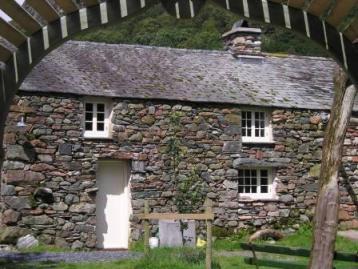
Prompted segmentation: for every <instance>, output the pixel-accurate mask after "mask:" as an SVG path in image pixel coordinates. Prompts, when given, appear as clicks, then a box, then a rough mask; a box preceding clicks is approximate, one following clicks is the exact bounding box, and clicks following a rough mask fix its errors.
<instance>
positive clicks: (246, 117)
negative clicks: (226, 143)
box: [241, 110, 272, 143]
mask: <svg viewBox="0 0 358 269" xmlns="http://www.w3.org/2000/svg"><path fill="white" fill-rule="evenodd" d="M241 128H242V131H241V134H242V142H244V143H245V142H258V143H260V142H272V130H271V125H270V120H269V116H268V112H266V111H254V110H246V111H242V112H241Z"/></svg>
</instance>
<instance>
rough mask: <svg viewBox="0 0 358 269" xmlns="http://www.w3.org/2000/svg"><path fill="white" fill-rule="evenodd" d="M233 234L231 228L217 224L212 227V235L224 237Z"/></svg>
mask: <svg viewBox="0 0 358 269" xmlns="http://www.w3.org/2000/svg"><path fill="white" fill-rule="evenodd" d="M234 234H235V231H234V230H233V229H231V228H226V227H219V226H214V227H213V236H215V237H217V238H226V237H230V236H233V235H234Z"/></svg>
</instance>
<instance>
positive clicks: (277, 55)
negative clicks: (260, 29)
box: [65, 40, 333, 61]
mask: <svg viewBox="0 0 358 269" xmlns="http://www.w3.org/2000/svg"><path fill="white" fill-rule="evenodd" d="M66 43H70V44H71V43H73V44H79V45H83V44H96V45H101V46H108V47H117V48H118V47H123V48H143V49H158V50H162V49H163V50H164V49H165V50H167V51H180V52H191V53H206V54H209V53H210V54H220V55H231V53H230V52H228V51H226V50H209V49H188V48H173V47H165V46H151V45H142V44H125V43H106V42H96V41H83V40H69V41H67V42H66ZM66 43H65V44H66ZM264 55H265V56H267V57H269V58H291V59H295V58H297V59H307V60H321V61H333V59H331V58H328V57H322V56H308V55H296V54H279V53H269V52H266V53H264Z"/></svg>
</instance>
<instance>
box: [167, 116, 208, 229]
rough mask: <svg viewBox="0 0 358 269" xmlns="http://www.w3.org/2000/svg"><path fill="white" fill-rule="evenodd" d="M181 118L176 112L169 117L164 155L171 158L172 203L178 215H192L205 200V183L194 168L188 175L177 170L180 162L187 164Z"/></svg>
mask: <svg viewBox="0 0 358 269" xmlns="http://www.w3.org/2000/svg"><path fill="white" fill-rule="evenodd" d="M182 116H183V115H182V113H180V112H178V111H175V112H172V113H171V114H170V115H169V131H170V133H171V134H172V136H171V137H170V138H169V140H168V144H167V148H166V153H167V154H168V156H169V157H170V158H171V169H170V173H171V175H172V178H173V181H174V182H175V196H174V203H175V205H176V206H177V209H178V211H179V213H192V212H194V211H195V210H197V209H198V208H199V207H201V206H202V204H203V202H204V200H205V196H206V192H205V191H206V183H205V182H204V181H203V179H202V178H201V177H200V175H199V171H197V170H196V169H195V168H193V169H192V170H191V171H190V172H189V175H185V174H181V172H182V171H180V169H179V168H178V167H179V163H180V162H181V161H182V160H185V161H186V162H189V159H188V157H187V156H186V153H187V152H186V147H184V146H183V141H182V139H181V138H180V136H179V132H180V131H181V130H182V128H183V126H182V125H181V122H180V120H181V117H182ZM184 172H187V171H184ZM183 228H184V227H183Z"/></svg>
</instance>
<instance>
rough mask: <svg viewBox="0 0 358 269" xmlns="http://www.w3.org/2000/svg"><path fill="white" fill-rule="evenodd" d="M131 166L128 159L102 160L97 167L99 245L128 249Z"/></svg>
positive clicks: (97, 232)
mask: <svg viewBox="0 0 358 269" xmlns="http://www.w3.org/2000/svg"><path fill="white" fill-rule="evenodd" d="M128 184H129V165H128V162H126V161H101V162H99V163H98V168H97V187H98V192H97V198H96V199H97V201H96V234H97V247H98V248H103V249H128V238H129V228H130V227H129V216H130V212H131V203H130V194H129V186H128Z"/></svg>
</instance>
